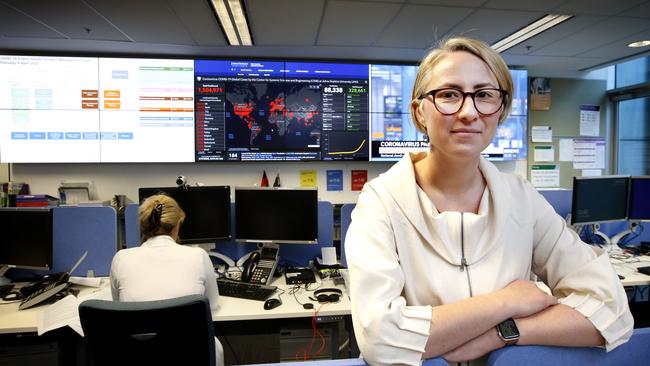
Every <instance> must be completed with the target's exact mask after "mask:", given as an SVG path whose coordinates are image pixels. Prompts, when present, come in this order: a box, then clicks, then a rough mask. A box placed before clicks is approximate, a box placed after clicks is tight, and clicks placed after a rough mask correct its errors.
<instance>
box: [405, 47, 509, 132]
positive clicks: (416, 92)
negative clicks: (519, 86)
mask: <svg viewBox="0 0 650 366" xmlns="http://www.w3.org/2000/svg"><path fill="white" fill-rule="evenodd" d="M460 51H464V52H469V53H471V54H472V55H474V56H476V57H478V58H480V59H481V60H483V62H485V63H486V64H487V66H488V67H489V68H490V70H491V71H492V73H494V76H495V77H496V79H497V82H498V83H499V88H501V89H503V90H505V91H506V95H505V96H504V97H503V110H502V111H501V115H500V116H499V122H503V120H504V119H506V117H507V116H508V114H509V113H510V106H511V105H512V93H513V89H514V86H513V82H512V75H511V74H510V70H509V69H508V65H507V64H506V62H505V61H503V58H501V56H500V55H499V54H498V53H497V52H496V51H495V50H493V49H492V48H490V46H488V45H487V44H486V43H485V42H482V41H479V40H476V39H472V38H466V37H455V38H449V39H447V40H444V39H443V40H441V41H440V44H439V45H438V47H437V48H434V49H433V50H431V51H430V52H429V53H428V54H427V55H426V56H425V57H424V58H423V59H422V61H421V62H420V67H419V69H418V73H417V75H416V77H415V84H414V85H413V93H412V94H411V106H412V107H411V118H412V119H413V124H414V125H415V127H416V128H417V129H418V130H419V131H420V132H422V133H425V134H426V126H425V124H424V121H420V120H418V118H417V115H416V112H415V110H416V108H417V109H420V111H421V108H422V103H421V102H422V99H420V96H421V95H423V94H424V93H426V92H427V90H424V88H426V86H427V85H428V84H429V82H430V81H431V77H432V75H431V70H433V68H434V67H435V66H436V64H437V63H438V62H439V61H440V60H442V58H443V57H444V56H446V55H448V54H450V53H452V52H460ZM416 106H417V107H416Z"/></svg>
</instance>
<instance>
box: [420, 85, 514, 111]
mask: <svg viewBox="0 0 650 366" xmlns="http://www.w3.org/2000/svg"><path fill="white" fill-rule="evenodd" d="M507 94H508V93H507V92H506V91H505V90H501V89H496V88H483V89H478V90H476V91H473V92H464V91H462V90H458V89H453V88H444V89H434V90H430V91H428V92H426V93H424V94H422V95H421V96H420V99H424V98H426V97H427V96H429V95H430V96H432V97H433V105H434V106H435V107H436V109H437V110H438V112H440V113H442V114H444V115H451V114H455V113H457V112H458V111H459V110H460V108H461V107H462V106H463V103H465V98H466V97H467V96H468V95H469V96H470V97H472V102H474V108H476V111H478V113H480V114H482V115H485V116H489V115H491V114H495V113H496V112H498V111H499V110H500V109H501V106H502V105H503V101H504V97H505V96H506V95H507Z"/></svg>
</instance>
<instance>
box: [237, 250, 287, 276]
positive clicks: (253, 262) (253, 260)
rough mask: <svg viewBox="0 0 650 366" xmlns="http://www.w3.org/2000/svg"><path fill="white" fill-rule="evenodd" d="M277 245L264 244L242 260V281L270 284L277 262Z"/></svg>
mask: <svg viewBox="0 0 650 366" xmlns="http://www.w3.org/2000/svg"><path fill="white" fill-rule="evenodd" d="M278 252H279V250H278V247H274V246H268V245H265V246H264V247H262V250H261V251H259V252H253V253H251V255H250V256H249V257H248V259H247V260H246V262H244V269H243V270H242V274H241V280H242V281H244V282H251V283H259V284H263V285H269V284H271V281H273V274H274V273H275V267H276V266H277V264H278Z"/></svg>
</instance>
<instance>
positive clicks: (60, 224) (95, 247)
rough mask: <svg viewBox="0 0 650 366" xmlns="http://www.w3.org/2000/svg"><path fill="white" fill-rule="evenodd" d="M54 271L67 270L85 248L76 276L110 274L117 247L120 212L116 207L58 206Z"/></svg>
mask: <svg viewBox="0 0 650 366" xmlns="http://www.w3.org/2000/svg"><path fill="white" fill-rule="evenodd" d="M52 220H53V229H52V230H53V253H52V261H53V266H52V272H64V271H68V270H70V269H71V268H72V266H74V264H75V263H76V262H77V260H79V258H80V257H81V256H82V255H83V253H84V252H85V251H88V255H87V256H86V259H84V261H83V262H82V263H81V264H80V265H79V267H77V269H76V270H75V271H74V272H73V273H72V275H73V276H86V275H88V274H93V275H94V276H108V275H109V274H110V269H111V261H112V260H113V256H114V255H115V253H116V251H117V214H116V212H115V209H114V208H113V207H109V206H103V207H55V208H53V213H52Z"/></svg>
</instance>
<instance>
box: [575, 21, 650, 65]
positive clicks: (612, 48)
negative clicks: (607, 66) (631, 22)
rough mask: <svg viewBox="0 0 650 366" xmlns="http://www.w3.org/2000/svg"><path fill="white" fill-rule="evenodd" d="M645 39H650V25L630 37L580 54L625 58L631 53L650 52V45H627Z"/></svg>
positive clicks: (583, 55)
mask: <svg viewBox="0 0 650 366" xmlns="http://www.w3.org/2000/svg"><path fill="white" fill-rule="evenodd" d="M643 39H650V27H649V28H648V29H647V30H645V31H643V32H639V33H636V34H634V35H631V36H629V37H625V38H622V39H619V40H616V41H615V42H613V43H610V44H607V45H604V46H602V47H598V48H595V49H592V50H589V51H587V52H584V53H581V54H580V55H578V56H580V57H604V58H609V59H617V58H623V57H627V56H630V55H634V54H637V53H640V52H650V46H646V47H638V48H632V47H628V46H627V45H628V44H630V43H632V42H635V41H639V40H643Z"/></svg>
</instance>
